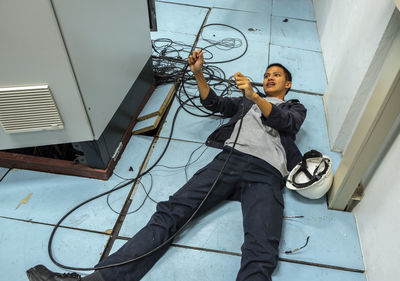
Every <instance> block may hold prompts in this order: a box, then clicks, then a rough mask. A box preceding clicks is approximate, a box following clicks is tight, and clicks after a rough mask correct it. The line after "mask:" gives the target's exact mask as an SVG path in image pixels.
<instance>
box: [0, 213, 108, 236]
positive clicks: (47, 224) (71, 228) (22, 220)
mask: <svg viewBox="0 0 400 281" xmlns="http://www.w3.org/2000/svg"><path fill="white" fill-rule="evenodd" d="M0 219H7V220H13V221H19V222H26V223H31V224H34V225H35V224H37V225H45V226H56V224H52V223H48V222H40V221H34V220H27V219H19V218H13V217H6V216H0ZM59 228H64V229H69V230H76V231H82V232H90V233H95V234H102V235H107V236H109V235H110V234H109V233H107V232H105V231H99V230H93V229H85V228H78V227H73V226H66V225H60V226H59Z"/></svg>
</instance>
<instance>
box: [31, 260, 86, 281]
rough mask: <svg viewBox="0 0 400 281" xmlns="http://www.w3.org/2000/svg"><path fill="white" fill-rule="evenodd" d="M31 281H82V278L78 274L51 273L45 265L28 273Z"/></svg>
mask: <svg viewBox="0 0 400 281" xmlns="http://www.w3.org/2000/svg"><path fill="white" fill-rule="evenodd" d="M26 275H28V279H29V280H30V281H80V280H82V279H81V276H80V275H79V274H78V273H56V272H53V271H50V270H49V269H48V268H47V267H45V266H44V265H41V264H39V265H37V266H35V267H32V268H30V269H28V270H27V271H26Z"/></svg>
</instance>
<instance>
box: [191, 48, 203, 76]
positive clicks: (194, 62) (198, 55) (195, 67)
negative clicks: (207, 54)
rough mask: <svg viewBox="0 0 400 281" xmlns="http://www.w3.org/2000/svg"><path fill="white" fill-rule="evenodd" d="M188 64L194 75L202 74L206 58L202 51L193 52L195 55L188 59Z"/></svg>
mask: <svg viewBox="0 0 400 281" xmlns="http://www.w3.org/2000/svg"><path fill="white" fill-rule="evenodd" d="M188 63H189V66H190V70H191V71H192V72H193V74H194V75H196V74H199V73H201V72H202V68H203V64H204V57H203V52H202V50H201V49H197V51H193V53H192V54H191V55H190V56H189V57H188Z"/></svg>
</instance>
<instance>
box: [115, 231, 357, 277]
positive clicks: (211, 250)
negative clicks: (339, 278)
mask: <svg viewBox="0 0 400 281" xmlns="http://www.w3.org/2000/svg"><path fill="white" fill-rule="evenodd" d="M117 239H120V240H129V239H130V238H128V237H124V236H119V237H118V238H117ZM171 246H172V247H176V248H183V249H189V250H197V251H202V252H210V253H217V254H223V255H230V256H237V257H241V256H242V254H240V253H236V252H231V251H224V250H216V249H209V248H202V247H194V246H187V245H181V244H176V243H172V244H171ZM278 259H279V260H280V261H283V262H288V263H296V264H302V265H307V266H315V267H321V268H328V269H334V270H340V271H348V272H355V273H365V270H361V269H355V268H349V267H342V266H335V265H328V264H322V263H314V262H307V261H300V260H294V259H288V258H281V257H279V258H278Z"/></svg>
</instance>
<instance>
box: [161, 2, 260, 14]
mask: <svg viewBox="0 0 400 281" xmlns="http://www.w3.org/2000/svg"><path fill="white" fill-rule="evenodd" d="M157 2H160V3H164V4H174V5H181V6H188V7H194V8H202V9H218V10H227V11H235V12H248V13H260V12H258V11H248V10H240V9H233V8H226V7H216V6H214V5H213V6H212V7H209V6H201V5H194V4H187V3H179V2H170V1H162V0H157Z"/></svg>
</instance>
